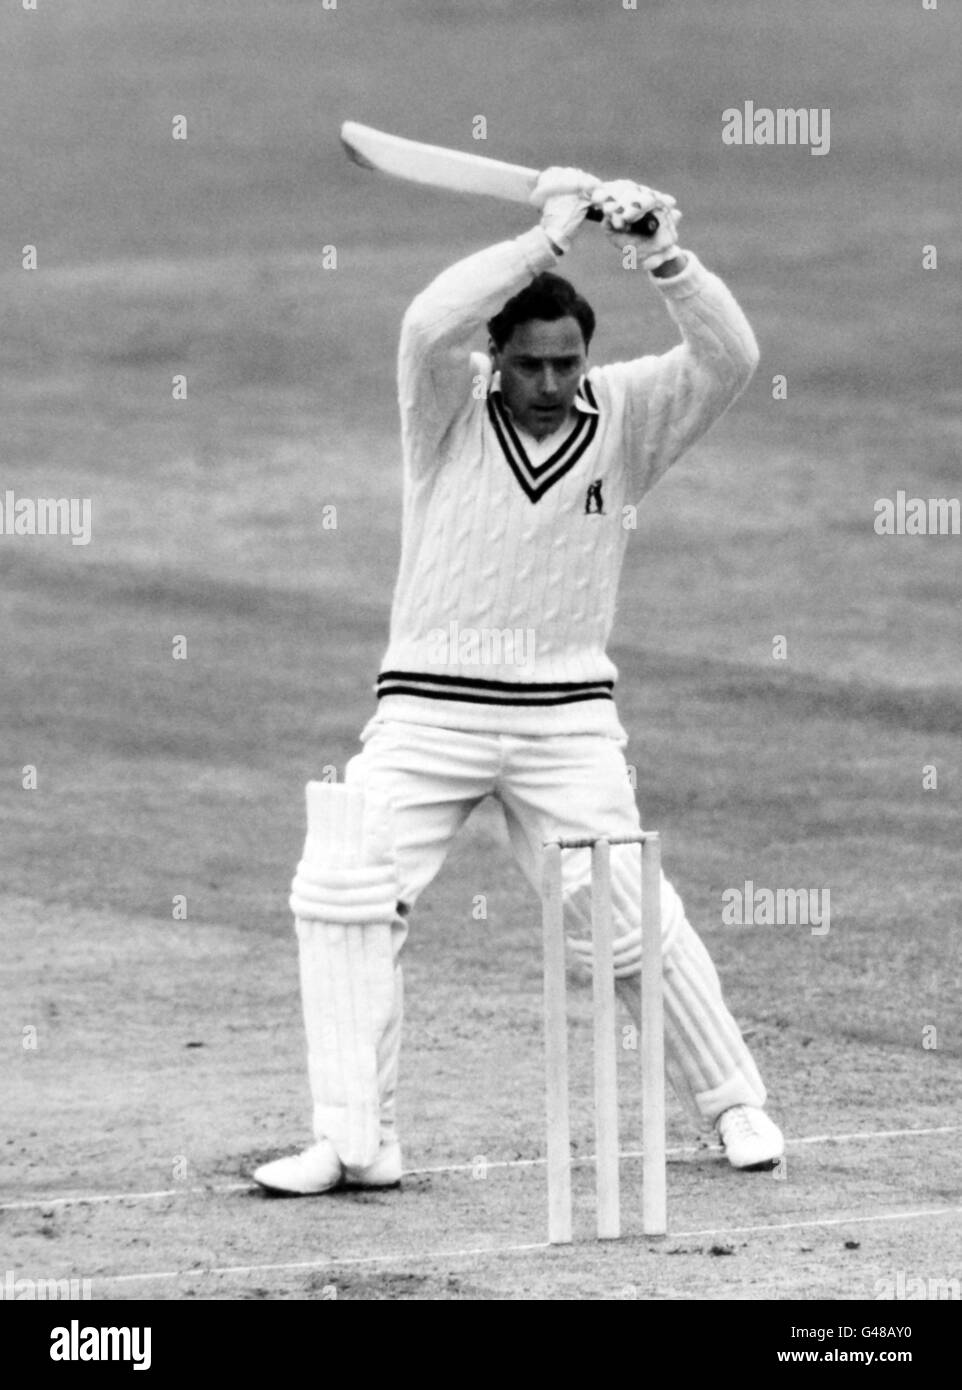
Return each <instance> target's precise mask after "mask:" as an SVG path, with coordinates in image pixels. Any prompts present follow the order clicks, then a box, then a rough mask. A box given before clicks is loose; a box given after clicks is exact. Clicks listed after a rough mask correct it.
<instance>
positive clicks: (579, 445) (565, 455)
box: [488, 377, 599, 502]
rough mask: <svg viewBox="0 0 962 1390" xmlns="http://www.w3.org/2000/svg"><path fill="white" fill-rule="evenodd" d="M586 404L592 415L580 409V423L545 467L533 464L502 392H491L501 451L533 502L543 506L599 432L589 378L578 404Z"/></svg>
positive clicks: (491, 413) (492, 415)
mask: <svg viewBox="0 0 962 1390" xmlns="http://www.w3.org/2000/svg"><path fill="white" fill-rule="evenodd" d="M582 402H584V403H585V404H586V405H587V407H588V411H590V413H588V411H585V410H584V409H579V413H578V419H577V420H576V422H575V424H574V425H573V426H572V428H571V432H570V433H569V434H568V436H567V438H566V439H565V440H564V441H563V443H562V444H561V445H560V447H559V448H557V449H556V450H555V451H554V453H553V454H551V456H550V457H549V458H546V459H545V460H544V462H543V463H538V464H535V463H532V462H531V460H530V459H529V457H528V454H527V451H526V450H525V447H524V445H523V444H522V442H521V440H520V439H519V437H518V433H517V430H516V429H515V427H514V425H513V424H512V422H511V416H510V414H509V412H508V409H507V406H506V405H505V404H504V400H503V398H502V396H501V391H500V389H492V390H491V391H489V392H488V418H489V419H490V421H491V424H492V426H493V427H494V432H495V434H496V436H497V439H498V443H499V444H500V445H501V451H502V453H503V454H504V456H505V458H506V459H507V460H508V463H509V465H510V467H511V471H512V473H513V474H514V476H515V477H516V478H517V480H518V482H519V483H520V485H521V488H522V490H523V491H524V493H525V495H526V496H527V498H528V500H529V501H530V502H540V501H541V499H542V497H543V496H544V495H545V493H546V492H547V491H548V489H549V488H552V487H554V485H555V483H557V482H560V481H561V479H562V478H563V477H564V476H565V474H566V473H569V472H570V471H571V469H572V468H574V466H575V464H576V463H577V462H578V460H579V459H580V458H581V456H582V454H583V453H584V452H585V450H586V449H587V448H588V446H589V444H590V443H591V442H592V440H593V439H594V437H595V435H596V433H597V431H598V419H599V415H598V403H597V401H596V399H595V394H594V391H593V390H592V388H591V383H590V382H589V380H588V378H587V377H583V378H582V381H581V385H580V387H579V388H578V395H577V396H576V397H575V404H576V405H579V406H580V405H581V404H582Z"/></svg>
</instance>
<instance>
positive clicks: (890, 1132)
mask: <svg viewBox="0 0 962 1390" xmlns="http://www.w3.org/2000/svg"><path fill="white" fill-rule="evenodd" d="M960 1133H962V1125H938V1126H935V1127H934V1128H931V1129H876V1130H863V1131H860V1132H859V1133H856V1134H810V1135H807V1136H805V1137H800V1138H798V1139H786V1140H785V1146H786V1148H793V1147H795V1146H796V1145H799V1144H854V1143H859V1142H862V1141H865V1140H868V1139H919V1138H924V1137H926V1136H927V1135H932V1134H960ZM667 1152H668V1157H669V1158H683V1157H685V1156H686V1155H687V1156H693V1155H696V1154H704V1155H706V1156H708V1155H711V1156H714V1157H720V1156H721V1153H722V1150H721V1148H720V1146H718V1145H716V1144H687V1145H682V1146H680V1147H678V1148H674V1149H669V1150H668V1151H667ZM621 1157H622V1158H623V1159H631V1158H638V1159H640V1158H643V1157H644V1151H643V1150H642V1149H625V1150H623V1151H622V1154H621ZM594 1161H595V1156H594V1154H588V1155H587V1156H586V1157H584V1158H573V1159H572V1160H571V1162H572V1166H573V1167H576V1168H580V1167H586V1166H588V1165H589V1164H592V1163H594ZM544 1164H545V1160H544V1159H543V1158H504V1159H485V1158H484V1157H483V1156H482V1155H479V1156H478V1158H477V1159H476V1160H475V1161H474V1162H473V1163H446V1164H442V1165H440V1166H439V1167H437V1168H408V1169H405V1172H404V1177H405V1178H419V1177H433V1176H437V1175H441V1174H444V1173H474V1172H476V1171H477V1170H478V1169H480V1168H483V1169H484V1171H485V1172H490V1171H491V1170H493V1169H506V1168H543V1167H544ZM256 1191H257V1187H256V1184H253V1183H249V1182H231V1183H220V1184H217V1183H210V1184H206V1185H204V1186H199V1187H167V1188H161V1189H158V1190H157V1191H156V1192H104V1193H96V1194H91V1195H89V1196H85V1195H83V1194H80V1195H77V1196H73V1197H40V1198H35V1199H33V1200H31V1201H27V1202H2V1203H0V1211H37V1210H39V1209H40V1208H46V1207H71V1206H95V1205H97V1204H98V1203H105V1202H158V1201H162V1200H163V1199H164V1198H165V1197H187V1196H201V1195H203V1194H206V1195H208V1196H223V1195H225V1194H228V1193H231V1192H256Z"/></svg>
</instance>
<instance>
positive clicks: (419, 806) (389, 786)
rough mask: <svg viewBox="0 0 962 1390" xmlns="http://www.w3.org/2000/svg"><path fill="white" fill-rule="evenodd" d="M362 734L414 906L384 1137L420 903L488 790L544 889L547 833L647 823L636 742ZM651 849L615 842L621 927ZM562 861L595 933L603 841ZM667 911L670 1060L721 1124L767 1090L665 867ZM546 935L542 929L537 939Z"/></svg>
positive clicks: (568, 897)
mask: <svg viewBox="0 0 962 1390" xmlns="http://www.w3.org/2000/svg"><path fill="white" fill-rule="evenodd" d="M361 739H362V743H363V750H362V751H361V752H360V753H359V754H358V755H357V756H356V757H354V758H352V759H351V760H350V762H349V763H348V765H347V769H346V773H345V780H346V782H348V783H349V784H352V785H355V786H357V785H361V786H364V787H367V788H369V789H371V790H372V791H373V792H375V793H377V794H378V795H379V796H381V797H385V798H387V800H388V801H390V803H391V805H392V807H393V811H394V831H395V844H396V851H397V861H398V869H399V876H400V904H401V909H400V913H399V915H398V917H397V919H396V920H395V922H394V933H393V937H394V942H395V951H396V954H395V966H396V982H397V983H396V989H395V1008H394V1014H393V1016H392V1019H391V1023H390V1024H389V1026H388V1028H387V1030H386V1032H385V1034H384V1037H383V1039H382V1042H381V1047H380V1050H379V1057H378V1063H379V1066H378V1070H379V1075H380V1091H381V1128H382V1137H384V1138H390V1137H393V1134H394V1128H395V1097H396V1091H397V1076H398V1061H399V1057H400V1050H401V1022H402V1015H403V985H402V974H401V964H400V956H401V952H402V948H403V945H404V941H405V939H406V937H407V927H408V921H409V914H410V911H411V909H412V908H413V906H414V904H415V903H416V902H417V899H418V896H419V895H420V893H421V891H422V889H424V888H425V887H426V886H427V885H428V884H429V883H430V882H431V880H432V879H433V878H434V876H435V874H436V873H437V872H438V870H439V869H440V868H441V865H442V864H443V863H444V859H445V856H446V854H447V852H448V849H449V847H450V845H451V842H452V840H453V839H454V837H455V835H456V834H457V832H458V830H459V829H460V828H461V826H462V825H463V824H464V822H465V821H466V820H467V818H468V816H469V815H470V813H471V812H472V810H473V809H474V808H475V807H476V806H477V805H478V804H479V802H481V801H483V800H484V798H485V797H486V796H493V797H494V798H495V799H496V800H497V801H498V802H499V803H500V804H501V806H502V808H503V809H504V815H505V820H506V822H507V828H508V835H509V838H510V842H511V846H512V849H513V850H514V854H515V856H516V858H517V861H518V863H519V865H520V866H521V869H522V871H523V873H524V875H525V877H526V878H527V880H528V882H529V883H530V884H531V885H532V887H533V888H534V889H535V891H536V892H539V893H540V888H541V855H542V845H543V843H544V841H545V840H549V839H553V838H557V837H559V836H564V837H569V836H570V837H572V838H577V837H587V836H597V835H600V834H607V835H611V836H619V835H636V834H637V833H638V832H639V830H640V829H641V821H640V818H639V814H638V808H637V805H636V803H635V797H634V792H633V790H632V787H631V785H630V782H629V777H628V767H627V764H626V762H625V757H624V744H623V743H622V742H620V741H617V740H615V739H612V738H607V737H602V736H600V735H597V734H577V735H572V734H565V735H557V736H550V737H544V738H540V737H520V736H512V735H506V734H492V733H463V732H461V731H459V730H456V729H443V728H434V727H432V726H428V725H422V724H408V723H401V722H400V721H394V720H382V719H378V718H375V719H374V720H372V721H371V722H370V723H369V724H368V726H367V728H366V729H365V730H364V732H363V734H362V735H361ZM638 856H639V851H638V848H637V846H633V845H632V846H625V847H623V848H622V847H618V846H615V847H614V848H613V849H612V855H611V861H612V865H611V867H612V895H613V899H614V928H615V937H616V938H617V937H619V936H622V935H624V934H625V933H626V932H628V931H630V930H632V929H635V930H636V929H637V926H638V922H639V921H640V913H641V904H640V881H639V872H638ZM562 860H563V880H562V885H563V894H564V904H565V927H566V930H567V931H568V933H569V935H573V936H580V935H584V934H586V932H587V928H588V924H589V922H590V877H591V864H590V851H588V850H584V851H577V850H576V851H572V852H571V853H569V854H565V855H563V856H562ZM661 911H662V931H663V941H664V981H665V1066H666V1071H667V1074H668V1077H669V1079H670V1081H671V1083H672V1085H673V1087H674V1089H675V1091H676V1093H677V1094H678V1096H679V1099H680V1100H681V1101H682V1102H683V1103H684V1104H685V1105H687V1107H688V1109H689V1110H690V1112H691V1114H692V1116H693V1118H695V1119H696V1120H697V1121H698V1122H699V1123H700V1124H701V1125H702V1126H704V1127H706V1128H707V1127H708V1126H710V1125H711V1124H712V1123H713V1122H714V1120H715V1119H717V1117H718V1116H719V1115H720V1114H721V1113H722V1111H723V1110H726V1109H727V1108H728V1107H729V1106H731V1105H758V1106H761V1105H764V1103H765V1087H764V1085H763V1083H762V1079H761V1077H760V1076H759V1074H758V1070H757V1068H756V1066H755V1063H754V1061H753V1060H752V1057H751V1054H750V1052H749V1051H748V1048H747V1047H746V1045H745V1042H744V1040H743V1038H742V1036H741V1033H740V1032H739V1029H738V1025H737V1024H736V1022H735V1020H734V1019H733V1018H732V1016H731V1014H730V1013H729V1011H728V1009H727V1008H726V1006H725V1003H724V1000H723V999H722V992H721V985H720V982H719V979H718V975H717V972H716V970H715V967H714V965H713V964H712V961H711V958H710V956H709V955H708V952H707V951H706V949H705V947H704V945H703V944H702V942H701V940H700V939H699V937H698V936H697V934H696V933H695V931H694V929H693V927H692V926H691V925H690V924H689V922H688V920H687V918H686V917H685V910H684V908H683V906H682V902H681V899H680V898H679V896H678V894H677V893H676V892H675V890H674V888H673V887H672V885H671V884H670V883H669V882H668V880H667V879H666V878H665V877H664V876H662V881H661ZM536 920H537V919H536V918H534V916H533V918H532V921H533V922H534V921H536ZM539 942H540V929H539V931H538V935H537V936H534V935H533V937H532V945H533V946H535V944H536V943H539ZM537 949H540V945H538V946H537ZM617 988H618V993H619V995H620V997H621V999H622V1001H623V1003H624V1004H625V1005H626V1007H627V1008H628V1010H629V1012H630V1013H631V1015H632V1017H633V1019H634V1021H635V1023H636V1025H637V1024H638V1023H639V1018H638V1013H639V1002H638V997H639V990H638V980H637V977H635V978H630V977H629V978H627V979H623V980H619V981H618V982H617Z"/></svg>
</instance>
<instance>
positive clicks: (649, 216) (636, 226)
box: [587, 208, 661, 236]
mask: <svg viewBox="0 0 962 1390" xmlns="http://www.w3.org/2000/svg"><path fill="white" fill-rule="evenodd" d="M587 217H588V221H589V222H602V221H604V213H603V212H602V211H601V208H589V209H588V213H587ZM660 225H661V223H660V222H659V221H658V218H657V217H656V216H655V214H654V213H653V212H646V213H645V215H644V217H640V218H639V219H638V221H637V222H632V224H631V226H630V227H626V228H625V231H626V232H628V233H630V234H631V235H632V236H654V235H655V233H656V232H657V230H658V228H659V227H660Z"/></svg>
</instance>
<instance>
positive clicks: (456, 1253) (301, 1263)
mask: <svg viewBox="0 0 962 1390" xmlns="http://www.w3.org/2000/svg"><path fill="white" fill-rule="evenodd" d="M946 1216H962V1207H931V1208H929V1209H927V1210H924V1211H886V1212H874V1213H871V1214H869V1215H867V1216H830V1217H823V1218H821V1219H818V1220H814V1221H785V1222H780V1223H775V1224H771V1225H759V1226H715V1227H712V1228H710V1229H707V1230H701V1231H670V1232H669V1234H668V1236H667V1238H664V1239H665V1241H666V1242H673V1241H679V1240H693V1239H695V1238H696V1237H705V1236H734V1235H752V1234H762V1233H767V1234H772V1233H777V1232H779V1231H810V1230H818V1229H819V1228H820V1227H825V1228H828V1227H837V1226H856V1225H865V1224H866V1223H870V1222H876V1221H920V1220H925V1219H928V1218H930V1217H942V1218H944V1217H946ZM650 1239H651V1238H650V1237H646V1236H637V1237H634V1240H635V1241H639V1240H641V1241H644V1240H650ZM564 1248H567V1249H570V1248H571V1247H570V1246H569V1247H561V1246H552V1245H549V1244H548V1243H547V1241H532V1242H529V1243H527V1244H525V1245H491V1246H474V1247H471V1248H469V1249H466V1250H422V1251H403V1252H400V1253H398V1254H395V1255H344V1256H340V1255H334V1256H331V1257H330V1258H328V1259H322V1260H298V1261H292V1262H290V1263H286V1264H262V1265H217V1266H212V1267H210V1268H208V1269H203V1268H196V1269H181V1270H156V1271H153V1272H150V1273H142V1274H107V1275H103V1276H101V1277H100V1278H99V1279H96V1280H95V1282H96V1283H99V1284H111V1285H113V1284H138V1283H140V1284H142V1283H149V1282H151V1281H154V1280H156V1281H161V1280H173V1279H211V1278H224V1277H230V1276H231V1275H250V1274H279V1273H283V1272H285V1271H286V1272H296V1271H300V1272H302V1273H306V1272H308V1271H310V1270H320V1269H335V1268H338V1269H342V1268H346V1267H350V1266H358V1265H399V1264H400V1265H406V1266H412V1265H416V1264H418V1263H420V1262H422V1261H425V1260H465V1259H477V1258H478V1257H479V1256H485V1255H487V1256H499V1255H525V1254H533V1253H536V1252H541V1251H548V1250H558V1251H559V1252H560V1251H561V1250H562V1249H564ZM654 1248H655V1250H656V1251H662V1250H664V1249H665V1248H666V1243H663V1241H662V1240H659V1243H658V1244H657V1245H656V1246H655V1247H654Z"/></svg>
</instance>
